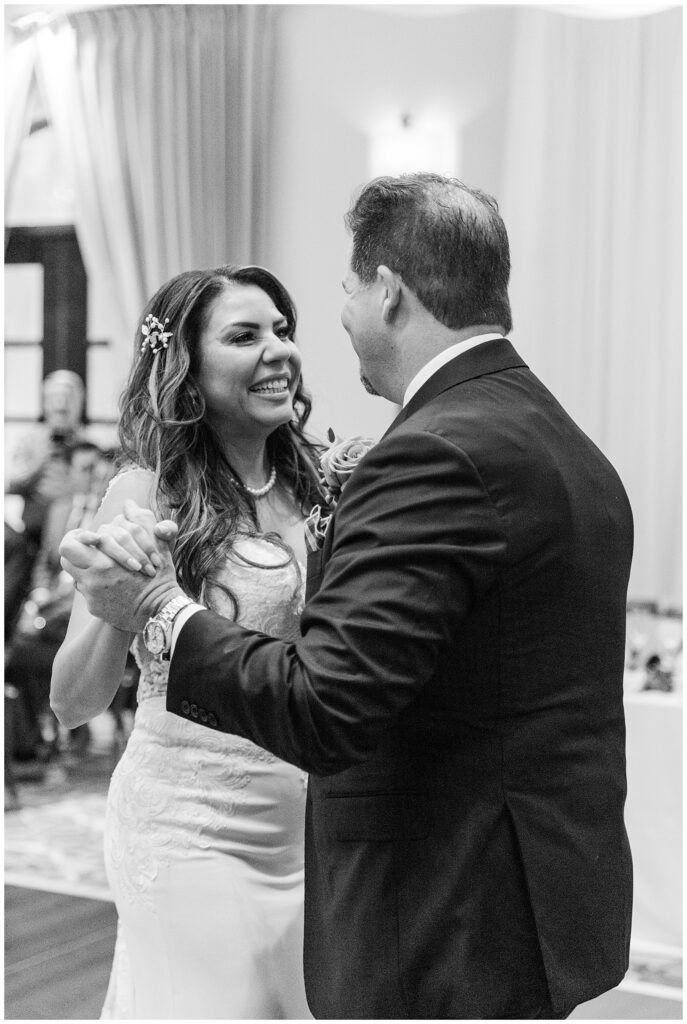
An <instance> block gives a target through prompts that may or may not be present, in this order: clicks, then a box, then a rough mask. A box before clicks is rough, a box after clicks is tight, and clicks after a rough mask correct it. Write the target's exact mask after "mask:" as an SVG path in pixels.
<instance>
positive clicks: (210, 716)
mask: <svg viewBox="0 0 687 1024" xmlns="http://www.w3.org/2000/svg"><path fill="white" fill-rule="evenodd" d="M208 725H212V726H215V725H217V719H216V718H215V716H214V715H213V713H212V711H210V712H209V714H208Z"/></svg>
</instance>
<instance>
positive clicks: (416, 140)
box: [370, 114, 458, 178]
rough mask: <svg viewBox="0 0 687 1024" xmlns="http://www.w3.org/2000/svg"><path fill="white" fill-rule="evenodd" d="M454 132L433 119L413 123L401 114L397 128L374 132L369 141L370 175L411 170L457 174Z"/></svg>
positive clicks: (375, 175)
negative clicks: (430, 121)
mask: <svg viewBox="0 0 687 1024" xmlns="http://www.w3.org/2000/svg"><path fill="white" fill-rule="evenodd" d="M457 156H458V154H457V146H456V133H455V131H453V130H452V129H451V127H450V126H448V125H440V124H438V123H436V122H434V123H431V124H430V123H429V122H428V123H426V124H417V125H416V124H415V123H414V121H413V120H412V118H411V116H410V114H403V116H402V117H401V120H400V124H399V126H398V127H397V128H394V129H386V130H382V131H379V132H375V133H374V134H373V135H372V138H371V140H370V177H372V178H376V177H378V176H379V175H382V174H391V175H399V174H403V173H405V172H412V171H436V172H437V173H438V174H445V175H447V176H448V177H453V176H454V175H455V174H456V173H457Z"/></svg>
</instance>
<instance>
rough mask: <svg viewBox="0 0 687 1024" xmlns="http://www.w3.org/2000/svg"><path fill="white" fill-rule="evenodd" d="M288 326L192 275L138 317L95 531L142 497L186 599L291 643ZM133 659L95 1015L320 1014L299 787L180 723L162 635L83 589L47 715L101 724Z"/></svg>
mask: <svg viewBox="0 0 687 1024" xmlns="http://www.w3.org/2000/svg"><path fill="white" fill-rule="evenodd" d="M295 326H296V314H295V309H294V306H293V303H292V301H291V299H290V297H289V295H288V293H287V291H286V290H285V288H284V287H283V285H282V284H281V283H280V282H279V281H278V280H277V279H276V278H275V277H274V276H273V275H272V274H270V273H269V272H268V271H266V270H263V269H261V268H258V267H242V268H230V267H222V268H219V269H217V270H211V271H191V272H188V273H184V274H180V275H178V276H177V277H175V278H173V279H172V280H171V281H169V282H168V283H167V284H165V285H163V287H162V288H160V290H159V291H158V292H157V294H156V295H155V296H154V297H153V298H152V299H151V301H150V302H149V304H148V306H147V307H146V309H145V310H144V313H143V315H142V318H141V322H140V324H139V328H138V333H137V341H136V354H135V357H134V364H133V367H132V370H131V373H130V376H129V381H128V383H127V386H126V389H125V391H124V394H123V395H122V400H121V409H122V416H121V422H120V438H121V443H122V448H123V451H124V454H125V456H126V457H127V459H128V464H127V466H126V468H125V469H124V470H123V471H122V472H120V473H119V474H118V476H117V477H115V479H114V480H113V482H112V484H111V485H110V489H109V491H108V493H107V495H106V497H105V499H104V501H103V504H102V507H101V509H100V511H99V513H98V518H97V520H96V522H95V523H94V524H93V527H92V528H93V529H96V528H97V527H98V525H99V524H104V523H109V522H111V520H112V519H114V517H115V516H116V515H118V514H119V513H120V512H121V511H122V509H123V506H124V502H125V501H126V500H127V499H129V498H133V499H134V500H135V501H136V502H137V503H138V504H139V505H144V506H146V507H148V508H150V509H152V510H153V511H154V512H155V513H156V514H157V515H158V516H162V517H166V518H173V519H175V520H176V521H177V523H178V525H179V540H178V542H177V545H176V549H175V553H174V560H175V566H176V571H177V576H178V579H179V583H180V585H181V586H182V587H183V588H184V590H185V591H186V592H187V593H189V594H191V595H192V596H193V597H195V598H196V600H200V601H202V602H203V604H205V605H206V606H210V607H212V608H214V610H215V611H218V612H220V613H221V614H224V615H227V616H228V617H230V618H233V619H236V620H237V621H239V622H240V623H242V624H243V625H246V626H249V627H251V628H253V629H257V630H260V631H262V632H265V633H270V634H272V635H273V636H279V637H289V636H292V635H293V636H295V635H296V633H297V630H298V621H299V614H300V611H301V609H302V605H303V596H304V583H303V576H304V573H303V570H302V562H303V561H304V558H305V546H304V539H303V520H304V518H305V515H306V514H307V513H308V512H309V511H310V509H311V508H312V506H313V505H314V504H315V503H316V502H317V501H318V500H319V499H320V495H319V493H318V485H317V474H316V472H315V469H314V465H315V461H316V454H317V452H316V448H315V446H314V445H313V444H312V443H311V442H310V441H308V440H307V439H306V437H305V435H304V433H303V427H304V424H305V422H306V420H307V417H308V414H309V412H310V402H309V400H308V398H307V396H306V394H305V392H304V390H303V385H302V381H301V375H300V362H301V360H300V355H299V353H298V349H297V348H296V345H295V344H294V340H293V338H294V331H295ZM132 568H138V569H141V570H142V571H144V572H145V571H148V572H149V573H150V574H154V573H152V572H151V568H152V567H151V566H146V565H143V566H140V565H138V566H136V565H132ZM132 643H133V651H134V654H135V656H136V658H137V660H138V662H139V665H140V667H141V678H140V683H139V692H138V702H139V706H138V710H137V713H136V719H135V724H134V729H133V732H132V734H131V737H130V739H129V742H128V745H127V748H126V750H125V752H124V755H123V756H122V758H121V760H120V762H119V764H118V765H117V768H116V769H115V772H114V774H113V777H112V782H111V785H110V791H109V794H108V802H107V815H106V826H105V858H106V866H107V872H108V878H109V881H110V885H111V888H112V891H113V893H114V897H115V901H116V904H117V910H118V915H119V930H118V938H117V945H116V949H115V960H114V965H113V970H112V976H111V979H110V985H109V989H108V994H107V998H106V1002H105V1007H104V1009H103V1013H102V1016H103V1017H107V1018H114V1019H124V1018H134V1019H145V1018H149V1019H150V1018H152V1019H159V1018H167V1019H169V1018H171V1019H203V1018H206V1019H208V1018H209V1019H215V1018H224V1019H231V1018H234V1019H270V1018H295V1019H302V1018H306V1017H310V1013H309V1011H308V1008H307V1003H306V999H305V991H304V984H303V969H302V929H303V920H302V918H303V822H304V813H305V793H306V788H305V782H306V779H305V776H304V774H303V773H302V772H301V771H300V770H299V769H297V768H295V767H293V766H292V765H289V764H286V763H284V762H282V761H279V760H278V759H277V758H276V757H274V756H273V755H271V754H269V753H267V752H265V751H264V750H261V749H260V748H259V747H257V746H255V745H254V744H252V743H251V742H250V741H248V740H245V739H241V738H239V737H236V736H234V737H232V736H227V735H223V734H221V733H219V732H214V731H213V730H212V729H208V728H205V727H203V726H201V725H200V724H195V723H194V722H191V721H186V720H184V719H181V718H179V717H177V716H175V715H171V714H168V712H167V711H166V710H165V687H166V680H167V671H168V664H169V663H168V661H165V660H164V659H163V658H161V657H160V654H159V651H158V648H159V644H158V646H156V644H155V638H152V639H151V638H150V637H147V638H146V640H145V641H144V639H143V636H142V635H136V636H135V637H133V636H131V635H129V634H127V633H123V632H121V631H119V630H117V629H115V628H114V627H111V626H109V625H107V624H106V623H104V622H102V621H100V620H99V619H95V618H94V617H92V616H91V615H90V614H89V612H88V610H87V608H86V603H85V601H84V599H83V598H82V597H81V596H80V595H79V594H78V593H77V594H76V595H75V600H74V607H73V611H72V617H71V621H70V625H69V630H68V632H67V635H66V639H65V641H64V643H63V645H62V647H61V649H60V651H59V653H58V655H57V657H56V658H55V663H54V668H53V676H52V690H51V703H52V706H53V709H54V710H55V713H56V714H57V716H58V718H59V719H60V721H61V722H62V723H63V724H64V725H65V726H67V727H69V728H73V727H74V726H77V725H80V724H82V723H83V722H87V721H88V720H89V719H91V718H93V717H94V716H95V715H97V714H100V713H101V712H102V711H103V710H105V709H106V708H107V707H108V705H109V704H110V702H111V700H112V698H113V697H114V694H115V692H116V690H117V688H118V685H119V682H120V679H121V676H122V672H123V669H124V664H125V661H126V656H127V651H128V649H129V647H130V645H131V644H132ZM146 643H147V644H148V646H149V648H150V649H148V648H147V647H146ZM200 713H202V709H201V712H200Z"/></svg>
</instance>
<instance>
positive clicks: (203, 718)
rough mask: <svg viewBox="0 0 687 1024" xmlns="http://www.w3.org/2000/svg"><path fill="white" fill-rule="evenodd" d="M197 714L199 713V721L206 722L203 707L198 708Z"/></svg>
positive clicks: (205, 712)
mask: <svg viewBox="0 0 687 1024" xmlns="http://www.w3.org/2000/svg"><path fill="white" fill-rule="evenodd" d="M198 714H199V715H200V720H201V722H207V720H208V713H207V711H206V710H205V708H200V710H199V711H198Z"/></svg>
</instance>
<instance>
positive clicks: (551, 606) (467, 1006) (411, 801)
mask: <svg viewBox="0 0 687 1024" xmlns="http://www.w3.org/2000/svg"><path fill="white" fill-rule="evenodd" d="M347 223H348V227H349V229H350V231H351V233H352V237H353V250H352V259H351V267H350V271H349V273H348V275H347V277H346V280H345V281H344V289H345V292H346V300H345V305H344V309H343V314H342V321H343V324H344V327H345V328H346V330H347V331H348V333H349V335H350V337H351V341H352V344H353V347H354V348H355V350H356V352H357V354H358V356H359V359H360V365H361V374H362V376H363V381H364V383H365V385H366V387H367V388H368V389H369V390H371V391H374V392H377V393H379V394H380V395H383V396H384V397H385V398H388V399H389V400H391V401H392V402H396V403H399V404H402V406H403V408H402V411H401V412H400V414H399V415H398V417H397V418H396V420H395V422H394V423H393V424H392V426H391V427H390V429H389V430H388V431H387V433H386V435H385V436H384V438H383V439H382V440H381V441H380V442H379V444H378V445H376V447H374V448H373V449H372V450H371V452H370V453H369V454H368V455H367V456H366V457H365V458H364V460H363V461H362V462H361V463H360V465H359V466H358V467H357V469H356V470H355V472H354V474H353V476H352V477H351V478H350V480H349V481H348V483H347V484H346V487H345V490H344V492H343V495H342V498H341V501H340V504H339V506H338V508H337V510H336V513H335V515H334V518H333V520H332V521H331V522H330V524H329V528H328V530H327V533H326V536H325V539H324V547H323V549H322V551H321V552H319V554H318V555H317V556H313V558H314V561H313V564H311V566H310V567H309V573H310V591H311V596H310V600H309V601H308V604H307V606H306V609H305V612H304V614H303V619H302V639H301V640H299V641H298V642H296V643H288V642H283V641H280V640H275V639H272V638H269V637H266V636H264V635H261V634H258V633H255V632H252V631H250V630H246V629H243V628H241V627H240V626H237V625H236V624H234V623H231V622H228V621H227V620H225V619H223V618H220V617H219V616H218V615H215V614H214V613H212V612H210V611H207V610H197V609H196V608H195V607H194V606H191V607H185V608H184V609H183V610H182V611H181V612H180V613H179V615H178V616H177V618H176V620H175V622H174V626H173V629H172V630H171V634H172V642H173V643H174V645H175V646H174V649H173V655H172V659H171V668H170V676H169V688H168V698H167V707H168V709H169V710H170V711H171V712H173V713H175V714H177V715H181V716H183V717H186V718H189V719H191V720H194V721H198V722H202V723H203V724H206V725H207V726H208V727H212V728H215V729H218V730H220V731H223V732H232V733H237V734H239V735H242V736H247V737H249V738H250V739H252V740H253V741H255V742H256V743H258V744H259V745H260V746H263V747H265V748H267V749H268V750H271V751H273V752H274V753H275V754H277V755H278V756H280V757H281V758H284V759H285V760H287V761H291V762H293V763H294V764H297V765H299V766H301V767H303V768H305V769H307V770H308V771H309V772H310V773H311V774H310V783H309V796H308V804H307V820H306V869H305V870H306V896H305V928H306V933H305V977H306V987H307V992H308V999H309V1003H310V1007H311V1009H312V1012H313V1014H314V1015H315V1016H316V1017H321V1018H348V1019H351V1018H367V1019H370V1018H386V1019H389V1018H417V1019H423V1018H432V1019H436V1018H452V1019H466V1018H521V1019H536V1018H562V1017H566V1016H567V1015H568V1014H569V1013H570V1012H571V1011H572V1009H573V1008H574V1007H575V1006H576V1005H577V1004H578V1003H580V1002H582V1001H585V1000H588V999H591V998H592V997H594V996H597V995H599V994H600V993H601V992H604V991H605V990H607V989H609V988H611V987H613V986H615V985H617V984H618V982H620V980H621V979H622V977H623V975H624V973H625V971H626V968H627V962H628V961H627V958H628V945H629V936H630V913H631V904H632V882H631V877H632V876H631V860H630V851H629V847H628V842H627V836H626V833H625V827H624V824H623V805H624V801H625V792H626V782H625V749H624V747H625V730H624V719H623V654H624V635H625V601H626V588H627V582H628V574H629V569H630V560H631V554H632V517H631V512H630V508H629V505H628V501H627V497H626V495H625V491H624V490H623V486H622V484H621V482H620V480H619V478H618V476H617V474H616V473H615V471H614V469H613V467H612V466H611V465H610V464H609V463H608V461H607V460H606V459H605V458H604V456H603V455H602V454H601V452H600V451H599V450H598V449H597V448H596V447H595V446H594V445H593V444H592V442H591V441H590V440H589V439H588V438H587V437H586V436H585V435H584V434H583V433H582V431H581V430H580V429H579V427H577V426H576V424H575V423H574V422H573V421H572V420H571V419H570V417H569V416H568V415H567V414H566V412H565V411H564V410H563V409H562V408H561V406H560V405H559V404H558V403H557V401H556V400H555V398H554V397H553V396H552V395H551V394H550V393H549V392H548V391H547V390H546V388H545V387H544V386H543V385H542V384H541V383H540V381H539V380H537V378H536V377H535V376H534V375H533V374H532V373H531V372H530V370H529V369H528V368H527V366H526V365H525V363H524V362H523V360H522V359H521V357H520V356H519V355H518V353H517V352H516V351H515V350H514V348H513V347H512V345H511V344H510V343H509V341H508V340H507V339H506V338H505V337H504V335H506V334H507V333H508V332H509V330H510V329H511V315H510V308H509V302H508V294H507V285H508V278H509V270H510V259H509V250H508V239H507V236H506V231H505V228H504V225H503V222H502V220H501V217H500V216H499V213H498V210H497V206H496V203H495V202H494V201H493V200H492V199H491V198H490V197H489V196H486V195H485V194H483V193H481V192H479V191H477V190H473V189H469V188H466V187H465V186H464V185H462V184H461V183H459V182H457V181H455V180H449V179H445V178H441V177H438V176H436V175H432V174H416V175H409V176H404V177H403V178H400V179H394V178H383V179H377V180H375V181H373V182H371V183H370V184H369V185H367V186H366V187H365V188H364V189H363V191H362V193H361V194H360V196H359V197H358V199H357V201H356V202H355V204H354V205H353V207H352V209H351V210H350V211H349V213H348V216H347ZM551 343H552V344H556V341H555V339H554V338H552V342H551ZM129 518H131V519H133V520H138V522H139V524H142V525H144V526H149V525H150V523H151V519H152V517H150V515H149V514H148V516H146V514H143V513H141V512H140V510H136V508H135V506H134V508H133V510H130V512H129ZM151 528H152V527H151ZM130 529H132V530H133V533H134V534H135V533H136V532H137V530H138V534H139V536H140V535H141V531H140V526H139V527H138V528H134V527H130ZM164 529H165V528H164V527H160V526H158V527H157V533H158V536H161V535H163V534H164ZM146 543H150V548H149V550H152V542H146ZM160 548H161V551H162V554H163V566H162V568H160V569H158V572H157V576H156V578H155V579H154V580H153V581H151V580H150V579H149V578H148V577H145V576H143V575H142V574H135V573H127V572H126V571H124V570H123V569H120V568H119V567H118V566H117V567H112V566H111V563H110V562H109V560H108V559H106V558H104V557H103V554H102V552H105V553H108V546H107V544H105V543H103V545H102V547H101V553H98V552H97V551H96V549H95V548H92V547H88V546H87V544H85V543H80V542H79V538H78V535H68V536H67V538H66V540H65V542H64V544H63V555H64V556H65V559H66V560H67V568H69V569H70V571H71V572H72V574H73V575H74V577H75V579H76V580H77V582H78V585H79V588H80V590H81V591H82V592H83V593H84V595H85V597H86V599H87V601H88V605H89V609H90V611H91V612H92V613H93V614H95V615H99V616H101V617H102V618H105V619H108V620H109V621H111V622H112V623H113V624H114V625H116V626H119V627H120V628H124V629H141V628H142V626H143V624H144V622H145V621H146V619H147V618H148V617H149V616H155V615H157V614H159V613H161V614H162V617H163V620H164V619H165V618H168V617H171V613H170V612H166V611H165V606H167V608H169V602H170V599H172V598H178V597H179V595H180V594H181V591H180V590H179V587H178V586H177V584H176V580H175V578H174V574H173V570H172V568H171V561H170V559H169V556H168V555H167V554H166V546H165V545H164V544H161V545H160ZM109 553H112V554H114V555H115V556H117V555H118V553H117V552H116V551H114V550H113V549H110V551H109ZM320 559H321V565H319V564H318V562H319V561H320ZM106 563H107V565H106ZM320 573H321V579H320ZM180 603H181V604H183V603H184V602H183V601H177V603H176V604H175V605H173V606H172V611H174V610H175V609H176V608H177V607H178V605H179V604H180ZM164 625H165V623H164V621H163V626H164ZM154 626H155V624H153V627H152V628H153V629H154Z"/></svg>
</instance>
